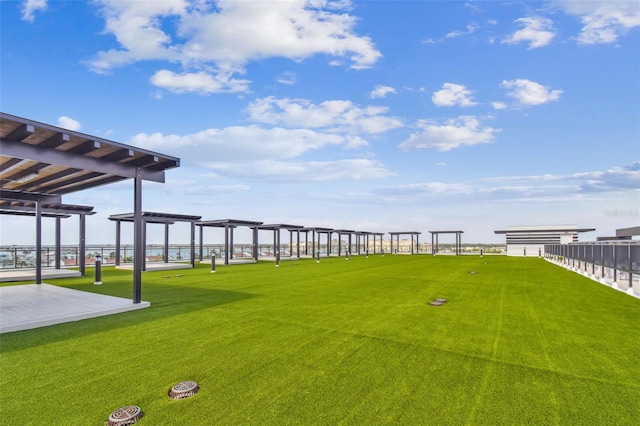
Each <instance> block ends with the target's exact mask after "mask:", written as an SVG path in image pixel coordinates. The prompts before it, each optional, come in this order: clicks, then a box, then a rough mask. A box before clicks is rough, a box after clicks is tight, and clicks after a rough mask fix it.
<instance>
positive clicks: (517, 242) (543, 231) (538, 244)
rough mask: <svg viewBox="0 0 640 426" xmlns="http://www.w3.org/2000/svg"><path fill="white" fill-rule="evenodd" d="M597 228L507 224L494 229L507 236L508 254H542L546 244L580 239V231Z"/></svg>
mask: <svg viewBox="0 0 640 426" xmlns="http://www.w3.org/2000/svg"><path fill="white" fill-rule="evenodd" d="M591 231H595V228H578V227H577V226H576V225H541V226H507V229H505V230H498V231H494V232H495V233H496V234H505V235H506V237H507V256H542V255H543V254H544V245H545V244H568V243H573V242H577V241H578V233H581V232H591Z"/></svg>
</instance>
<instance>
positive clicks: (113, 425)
mask: <svg viewBox="0 0 640 426" xmlns="http://www.w3.org/2000/svg"><path fill="white" fill-rule="evenodd" d="M142 416H144V413H143V412H142V410H141V409H140V407H138V406H137V405H129V406H126V407H122V408H118V409H117V410H116V411H114V412H113V413H111V414H110V415H109V419H108V420H107V424H108V425H109V426H123V425H132V424H134V423H136V422H137V421H138V420H140V418H142Z"/></svg>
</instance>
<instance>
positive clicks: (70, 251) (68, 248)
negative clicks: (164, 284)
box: [0, 240, 506, 269]
mask: <svg viewBox="0 0 640 426" xmlns="http://www.w3.org/2000/svg"><path fill="white" fill-rule="evenodd" d="M347 246H348V244H347V242H345V241H343V245H342V251H343V253H344V252H345V250H346V248H347ZM453 247H454V245H453V244H450V245H447V244H440V245H439V251H440V253H447V252H449V251H450V252H453ZM252 248H253V246H252V244H250V243H247V244H234V245H233V253H230V255H231V254H232V256H231V257H233V258H236V259H237V258H245V257H246V258H251V257H252ZM367 248H368V250H369V254H374V252H375V253H378V254H379V253H381V251H383V252H384V253H387V254H390V244H389V241H388V240H384V241H383V243H382V246H381V244H380V241H377V243H376V247H375V251H374V247H373V242H370V243H369V246H368V247H365V245H362V246H361V247H360V253H361V254H365V253H366V250H367ZM396 249H397V250H398V251H397V252H398V253H409V252H410V250H411V246H410V244H408V243H407V244H401V245H400V246H399V247H396V246H395V245H394V250H396ZM414 249H415V247H414ZM480 250H483V252H484V253H485V254H504V253H505V252H506V249H505V246H504V245H491V244H488V245H471V244H470V245H466V246H464V245H463V247H462V253H463V254H480ZM133 251H134V250H133V245H132V244H125V245H121V246H120V261H121V263H132V262H133ZM317 251H318V246H317V245H316V250H315V252H316V253H317ZM319 251H320V255H321V256H326V255H327V244H320V247H319ZM230 252H231V250H230ZM311 252H312V248H311V242H309V244H308V246H306V247H305V243H304V242H301V243H300V254H301V255H305V254H308V255H310V254H311ZM41 253H42V267H43V268H55V267H56V257H57V256H56V247H55V246H51V245H46V246H42V252H41ZM164 253H165V250H164V245H163V244H148V245H147V247H146V248H145V257H146V261H147V262H165V259H164ZM297 253H298V248H297V246H296V244H295V243H294V244H288V243H286V244H281V245H280V254H281V256H296V255H297ZM350 253H351V254H356V253H357V247H356V245H355V244H352V245H351V247H350ZM415 253H422V254H426V253H431V244H427V243H424V244H423V243H421V244H420V247H419V248H418V249H417V250H415ZM213 254H215V255H216V257H217V258H223V257H224V255H225V248H224V244H205V245H203V247H202V258H203V259H210V258H211V256H212V255H213ZM331 254H332V255H337V254H338V244H337V242H336V241H333V242H332V243H331ZM81 256H84V258H85V264H86V265H92V264H93V263H94V262H95V260H96V258H97V256H100V258H101V261H102V265H115V262H116V247H115V245H109V244H87V245H86V246H85V250H84V253H80V248H79V246H77V245H63V246H60V257H59V259H58V262H59V265H60V267H61V268H73V267H78V266H79V265H80V262H79V260H80V258H81ZM258 256H259V257H261V256H264V257H268V256H275V250H274V245H273V244H259V245H258ZM195 260H196V261H197V260H200V246H199V245H198V244H196V247H195ZM166 261H167V262H190V261H191V247H190V245H189V244H170V245H169V258H168V259H167V260H166ZM35 266H36V247H35V246H32V245H29V246H27V245H11V246H0V269H20V268H35Z"/></svg>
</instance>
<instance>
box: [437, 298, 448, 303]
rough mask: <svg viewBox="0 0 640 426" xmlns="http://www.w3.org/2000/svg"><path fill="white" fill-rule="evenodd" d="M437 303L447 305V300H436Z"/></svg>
mask: <svg viewBox="0 0 640 426" xmlns="http://www.w3.org/2000/svg"><path fill="white" fill-rule="evenodd" d="M436 302H440V303H447V299H436Z"/></svg>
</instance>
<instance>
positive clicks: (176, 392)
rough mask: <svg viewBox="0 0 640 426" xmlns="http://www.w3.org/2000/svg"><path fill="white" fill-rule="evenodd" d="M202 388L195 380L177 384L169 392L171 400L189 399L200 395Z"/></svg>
mask: <svg viewBox="0 0 640 426" xmlns="http://www.w3.org/2000/svg"><path fill="white" fill-rule="evenodd" d="M199 390H200V386H198V384H197V383H196V382H194V381H193V380H187V381H184V382H180V383H176V384H175V385H173V387H172V388H171V389H170V390H169V398H171V399H184V398H189V397H190V396H193V395H195V394H197V393H198V391H199Z"/></svg>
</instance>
